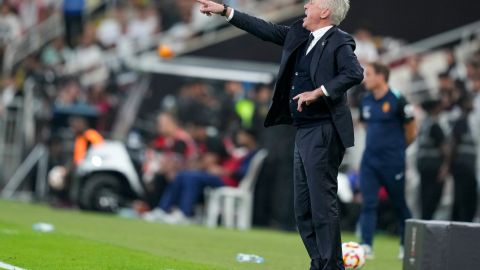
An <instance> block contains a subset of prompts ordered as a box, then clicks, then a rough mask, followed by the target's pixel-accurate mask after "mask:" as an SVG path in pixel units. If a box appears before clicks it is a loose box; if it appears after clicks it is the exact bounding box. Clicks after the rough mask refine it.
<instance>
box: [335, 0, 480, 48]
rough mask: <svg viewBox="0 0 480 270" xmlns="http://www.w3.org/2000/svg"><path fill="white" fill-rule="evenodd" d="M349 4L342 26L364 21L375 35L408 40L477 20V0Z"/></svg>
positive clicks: (369, 0) (383, 0) (479, 9)
mask: <svg viewBox="0 0 480 270" xmlns="http://www.w3.org/2000/svg"><path fill="white" fill-rule="evenodd" d="M351 5H352V7H351V9H350V13H349V14H348V17H347V19H346V20H345V21H344V23H343V24H342V28H344V29H346V30H348V31H354V30H355V29H356V28H358V26H361V25H366V26H368V28H370V29H372V31H373V33H374V34H375V35H386V36H392V37H397V38H402V39H405V40H408V41H416V40H419V39H423V38H426V37H429V36H432V35H434V34H438V33H442V32H444V31H447V30H450V29H453V28H456V27H459V26H463V25H465V24H468V23H470V22H474V21H478V20H480V1H478V0H360V1H358V0H357V1H355V0H352V1H351Z"/></svg>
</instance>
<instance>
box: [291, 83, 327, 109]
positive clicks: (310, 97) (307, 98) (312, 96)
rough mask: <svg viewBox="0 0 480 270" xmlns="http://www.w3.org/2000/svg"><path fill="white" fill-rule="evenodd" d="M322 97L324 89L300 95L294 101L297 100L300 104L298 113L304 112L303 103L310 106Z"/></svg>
mask: <svg viewBox="0 0 480 270" xmlns="http://www.w3.org/2000/svg"><path fill="white" fill-rule="evenodd" d="M322 96H323V91H322V89H320V88H317V89H315V90H313V91H310V92H304V93H301V94H298V95H296V96H295V97H294V98H293V100H297V103H298V106H297V111H299V112H302V106H303V103H305V105H307V106H308V105H310V104H312V103H314V102H315V101H317V100H318V99H319V98H320V97H322Z"/></svg>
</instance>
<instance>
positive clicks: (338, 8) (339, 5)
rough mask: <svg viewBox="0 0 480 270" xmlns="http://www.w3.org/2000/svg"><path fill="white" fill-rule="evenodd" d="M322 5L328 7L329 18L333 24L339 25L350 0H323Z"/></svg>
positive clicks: (348, 7) (345, 13) (345, 14)
mask: <svg viewBox="0 0 480 270" xmlns="http://www.w3.org/2000/svg"><path fill="white" fill-rule="evenodd" d="M323 5H324V6H323V7H324V8H328V9H330V11H331V12H332V14H331V15H330V19H331V21H332V23H333V24H334V25H339V24H340V23H341V22H342V21H343V20H344V19H345V17H346V16H347V13H348V10H349V9H350V0H323Z"/></svg>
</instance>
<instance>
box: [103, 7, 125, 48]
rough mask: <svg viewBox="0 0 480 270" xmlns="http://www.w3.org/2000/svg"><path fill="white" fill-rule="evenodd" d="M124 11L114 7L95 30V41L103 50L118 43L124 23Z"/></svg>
mask: <svg viewBox="0 0 480 270" xmlns="http://www.w3.org/2000/svg"><path fill="white" fill-rule="evenodd" d="M124 21H125V19H124V11H123V9H122V8H120V7H116V8H115V9H114V10H113V11H112V12H110V13H109V14H108V15H107V18H105V19H104V20H102V21H101V22H100V25H99V26H98V28H97V33H96V35H97V39H98V41H99V42H100V44H101V45H102V46H103V47H105V48H110V47H112V46H114V45H116V43H117V42H118V41H119V39H120V37H121V35H122V23H125V22H124Z"/></svg>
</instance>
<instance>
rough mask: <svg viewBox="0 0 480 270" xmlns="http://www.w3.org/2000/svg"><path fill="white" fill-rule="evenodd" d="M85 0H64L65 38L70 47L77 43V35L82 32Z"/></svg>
mask: <svg viewBox="0 0 480 270" xmlns="http://www.w3.org/2000/svg"><path fill="white" fill-rule="evenodd" d="M84 12H85V0H64V1H63V15H64V20H65V33H66V34H65V38H66V40H67V44H68V45H69V46H70V47H75V45H77V37H78V36H79V35H81V34H82V33H83V23H84V22H83V13H84Z"/></svg>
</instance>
